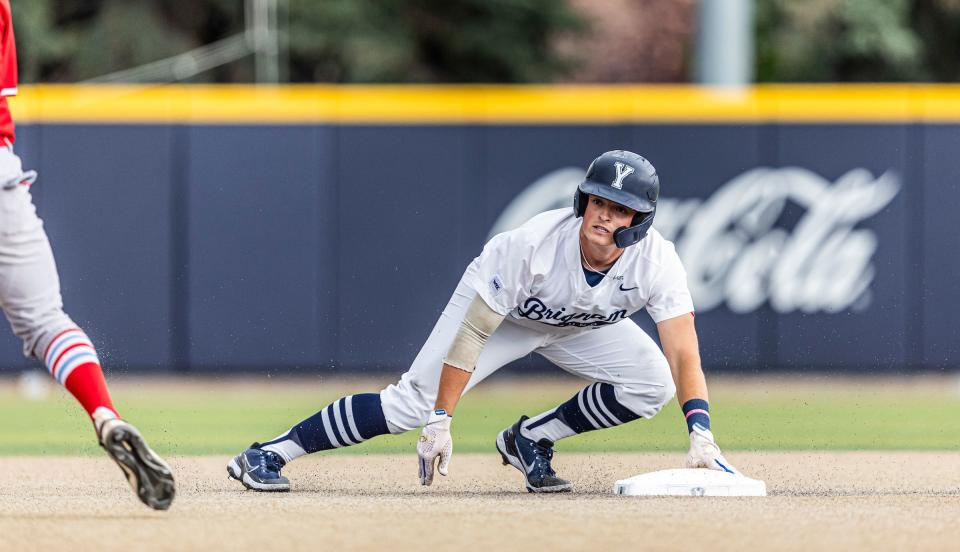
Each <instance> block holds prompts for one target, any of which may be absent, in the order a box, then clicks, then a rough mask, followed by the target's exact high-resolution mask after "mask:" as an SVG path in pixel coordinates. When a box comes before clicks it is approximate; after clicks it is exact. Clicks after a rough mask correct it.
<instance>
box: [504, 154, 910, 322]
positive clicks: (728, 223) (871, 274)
mask: <svg viewBox="0 0 960 552" xmlns="http://www.w3.org/2000/svg"><path fill="white" fill-rule="evenodd" d="M583 176H584V171H583V170H582V169H578V168H562V169H558V170H556V171H553V172H550V173H549V174H546V175H545V176H543V177H542V178H540V179H538V180H537V181H536V182H534V183H533V184H531V185H530V186H528V187H527V188H526V189H525V190H524V191H523V192H521V193H520V194H519V195H518V196H517V197H516V198H515V199H514V200H513V201H512V202H511V203H510V204H509V205H508V206H507V208H506V209H504V211H503V213H502V214H501V216H500V217H499V218H498V219H497V220H496V222H495V223H494V225H493V227H492V228H491V230H490V233H489V236H493V235H495V234H498V233H500V232H503V231H506V230H510V229H512V228H516V227H517V226H519V225H521V224H523V222H525V221H526V220H528V219H529V218H530V217H532V216H534V215H536V214H537V213H540V212H543V211H545V210H548V209H555V208H559V207H564V206H568V205H570V202H571V198H572V197H573V191H574V189H575V188H576V187H577V185H578V184H579V183H580V182H581V181H582V180H583ZM899 191H900V181H899V178H898V176H897V174H896V173H895V172H893V171H892V170H891V171H886V172H883V173H882V174H878V175H874V174H872V173H871V172H870V171H868V170H866V169H863V168H851V169H850V170H849V171H848V172H847V173H845V174H843V175H842V176H841V177H840V178H838V179H836V180H835V181H830V180H828V179H826V178H824V177H822V176H820V175H818V174H817V173H815V172H813V171H811V170H808V169H805V168H801V167H780V168H770V167H758V168H754V169H751V170H748V171H746V172H744V173H742V174H740V175H738V176H736V177H734V178H733V179H731V180H729V181H728V182H723V183H720V185H719V186H718V187H717V188H716V189H715V190H714V191H713V192H712V193H711V194H710V195H708V196H706V197H702V198H699V197H698V198H685V199H676V198H671V197H669V196H661V198H660V201H659V203H658V206H657V215H656V219H655V222H654V227H655V228H657V229H658V230H659V231H660V233H661V234H663V235H664V237H666V238H667V239H669V240H671V241H673V242H674V243H675V245H676V247H677V251H678V253H679V254H680V257H681V259H682V260H683V263H684V266H685V267H686V269H687V276H688V284H689V286H690V291H691V293H692V294H693V298H694V304H695V305H696V307H697V310H698V312H701V313H705V312H709V311H711V310H713V309H716V308H718V307H721V306H723V307H726V308H727V309H729V310H730V311H731V312H734V313H750V312H753V311H755V310H757V309H758V308H760V307H761V306H763V305H764V304H768V305H769V306H770V307H771V308H772V309H773V310H774V311H775V312H778V313H789V312H796V311H799V312H803V313H840V312H842V311H845V310H848V309H852V310H856V311H862V310H864V309H866V308H868V307H869V305H870V302H871V283H872V282H873V280H874V278H875V277H876V270H875V268H874V266H873V264H872V262H873V257H874V254H875V253H876V251H877V247H878V240H877V236H876V234H875V233H874V232H873V231H872V230H870V229H868V228H863V227H860V226H859V223H861V222H863V221H865V220H867V219H869V218H871V217H873V216H874V215H876V214H877V213H879V212H880V211H881V210H883V209H884V208H885V207H886V206H888V205H889V204H890V203H891V202H892V201H895V200H896V198H897V195H898V193H899ZM788 207H790V208H792V209H793V210H795V211H796V210H799V214H798V216H797V217H795V218H796V220H795V221H793V222H792V223H790V224H785V223H784V222H783V220H782V219H783V218H784V217H783V216H782V215H783V214H784V212H785V210H786V209H787V208H788ZM489 236H488V237H489Z"/></svg>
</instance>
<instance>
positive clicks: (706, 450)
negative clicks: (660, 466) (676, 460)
mask: <svg viewBox="0 0 960 552" xmlns="http://www.w3.org/2000/svg"><path fill="white" fill-rule="evenodd" d="M687 467H688V468H707V469H711V470H717V471H724V472H727V473H735V474H737V475H740V472H739V471H737V468H735V467H733V464H731V463H730V462H727V459H726V458H724V457H723V453H721V452H720V447H719V446H718V445H717V442H716V441H714V439H713V433H712V432H711V431H710V430H709V429H704V428H702V427H700V425H699V424H693V431H691V432H690V452H689V453H687Z"/></svg>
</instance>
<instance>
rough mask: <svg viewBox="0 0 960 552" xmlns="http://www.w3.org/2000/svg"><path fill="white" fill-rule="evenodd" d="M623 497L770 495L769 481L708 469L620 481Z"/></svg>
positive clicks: (617, 486) (618, 489)
mask: <svg viewBox="0 0 960 552" xmlns="http://www.w3.org/2000/svg"><path fill="white" fill-rule="evenodd" d="M613 494H618V495H624V496H767V484H766V483H764V482H763V481H758V480H756V479H750V478H749V477H744V476H742V475H736V474H732V473H727V472H722V471H717V470H708V469H676V470H660V471H655V472H650V473H644V474H640V475H635V476H633V477H631V478H629V479H623V480H621V481H617V482H616V483H614V485H613Z"/></svg>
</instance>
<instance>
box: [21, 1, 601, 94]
mask: <svg viewBox="0 0 960 552" xmlns="http://www.w3.org/2000/svg"><path fill="white" fill-rule="evenodd" d="M13 4H14V5H13V13H14V20H15V25H16V32H17V43H18V50H19V51H20V58H21V66H22V69H21V80H23V81H24V82H30V81H37V80H44V81H76V80H83V79H88V78H92V77H96V76H101V75H104V74H107V73H111V72H114V71H120V70H124V69H129V68H131V67H136V66H138V65H142V64H145V63H149V62H151V61H156V60H158V59H163V58H165V57H169V56H172V55H175V54H178V53H183V52H185V51H188V50H190V49H192V48H196V47H197V46H200V45H203V44H209V43H211V42H214V41H216V40H219V39H222V38H226V37H228V36H230V35H233V34H236V33H239V32H242V31H243V29H244V7H245V2H244V0H193V1H191V2H182V1H178V0H153V1H151V2H129V1H127V0H20V1H18V0H14V1H13ZM280 7H281V10H282V12H281V21H282V24H281V27H283V28H285V29H286V36H285V42H286V45H287V47H288V49H289V50H288V59H289V79H290V80H291V81H294V82H315V81H321V82H547V81H551V80H553V79H555V78H556V77H557V76H558V75H562V74H563V73H564V72H565V71H566V70H568V69H569V68H570V63H569V61H567V60H566V59H565V58H564V57H563V56H562V55H561V54H560V53H558V52H557V51H556V49H555V48H553V47H552V45H553V43H554V41H555V40H556V39H557V37H558V36H562V35H563V34H565V33H576V32H578V30H580V29H582V28H583V25H582V23H581V19H580V18H579V16H578V15H577V13H576V12H575V11H573V10H572V9H570V7H569V6H568V5H567V3H566V1H565V0H564V1H557V0H444V1H441V0H326V1H324V2H316V1H315V0H281V2H280ZM251 68H252V63H251V60H249V59H245V60H242V61H240V62H235V63H232V64H230V65H228V66H225V67H221V68H218V69H216V70H214V71H211V72H208V73H205V74H203V75H200V76H198V77H197V78H196V79H194V80H214V81H221V82H223V81H226V82H235V81H241V82H242V81H249V80H250V79H251V76H252V69H251Z"/></svg>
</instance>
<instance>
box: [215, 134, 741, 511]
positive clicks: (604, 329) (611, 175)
mask: <svg viewBox="0 0 960 552" xmlns="http://www.w3.org/2000/svg"><path fill="white" fill-rule="evenodd" d="M659 192H660V183H659V177H658V176H657V173H656V171H655V170H654V168H653V165H651V164H650V163H649V162H648V161H647V160H646V159H644V158H643V157H641V156H639V155H637V154H635V153H631V152H627V151H611V152H607V153H604V154H603V155H601V156H600V157H598V158H597V159H596V160H594V161H593V163H592V164H591V165H590V168H589V169H588V170H587V174H586V176H585V179H584V181H583V182H582V183H581V184H580V186H579V187H578V189H577V192H576V194H575V197H574V205H573V209H569V208H567V209H557V210H554V211H548V212H545V213H542V214H540V215H537V216H536V217H534V218H532V219H531V220H530V221H528V222H527V223H526V224H524V225H523V226H521V227H520V228H517V229H516V230H511V231H509V232H504V233H502V234H499V235H497V236H494V237H493V238H492V239H491V240H490V241H489V242H488V243H487V244H486V246H485V247H484V249H483V252H482V253H481V254H480V256H478V257H477V258H476V259H474V260H473V262H472V263H470V266H468V267H467V270H466V272H465V273H464V275H463V277H462V278H461V280H460V283H459V285H458V286H457V288H456V290H455V291H454V293H453V296H452V297H451V298H450V301H449V303H448V304H447V306H446V308H445V309H444V311H443V314H442V315H441V316H440V320H439V321H438V322H437V324H436V326H435V327H434V329H433V332H432V333H431V334H430V337H429V338H428V339H427V342H426V343H425V344H424V346H423V348H422V349H421V350H420V353H419V354H418V355H417V357H416V359H415V360H414V361H413V365H412V366H411V367H410V370H409V371H408V372H407V373H405V374H404V375H403V376H402V377H401V378H400V381H399V382H397V383H396V384H394V385H390V386H388V387H387V388H386V389H384V390H382V391H381V392H380V393H379V394H373V393H367V394H358V395H351V396H347V397H344V398H341V399H339V400H337V401H335V402H334V403H332V404H330V405H328V406H327V407H325V408H324V409H323V410H321V411H320V412H318V413H317V414H315V415H313V416H312V417H310V418H308V419H306V420H304V421H303V422H301V423H299V424H297V425H295V426H293V427H292V428H290V430H289V431H287V432H285V433H283V434H282V435H280V436H279V437H277V438H275V439H273V440H270V441H267V442H263V443H254V444H253V445H252V446H251V447H250V448H248V449H247V450H245V451H243V452H242V453H241V454H239V455H238V456H237V457H235V458H233V459H232V460H231V461H230V463H229V464H228V466H227V471H228V474H229V475H230V476H231V477H233V478H235V479H238V480H239V481H240V482H241V483H242V484H243V485H244V486H245V487H247V488H248V489H256V490H261V491H285V490H288V489H289V488H290V483H289V480H288V479H287V478H286V477H284V476H282V475H281V473H280V470H281V468H282V467H283V466H284V465H285V464H286V463H287V462H290V461H291V460H293V459H294V458H297V457H299V456H302V455H304V454H307V453H310V452H316V451H319V450H326V449H331V448H337V447H343V446H349V445H354V444H357V443H360V442H362V441H364V440H366V439H369V438H371V437H374V436H376V435H382V434H386V433H402V432H405V431H409V430H412V429H415V428H418V427H421V426H422V427H423V431H422V434H421V436H420V439H419V442H418V444H417V452H418V455H419V477H420V482H421V484H423V485H430V484H431V483H432V481H433V475H434V471H435V470H436V471H439V472H440V474H441V475H446V474H447V472H448V468H449V464H450V457H451V454H452V452H453V438H452V436H451V432H450V427H451V422H452V419H453V413H454V410H455V408H456V405H457V401H458V400H459V398H460V397H461V396H462V395H463V394H464V393H466V392H467V391H469V390H470V388H472V387H473V386H474V385H476V384H478V383H479V382H481V381H483V379H484V378H486V377H487V376H489V375H490V374H492V373H493V372H494V371H496V370H497V369H498V368H500V367H501V366H503V365H505V364H507V363H508V362H510V361H512V360H516V359H518V358H521V357H523V356H525V355H527V354H529V353H531V352H536V353H538V354H540V355H541V356H543V357H545V358H546V359H548V360H550V361H551V362H553V363H554V364H556V365H558V366H559V367H561V368H562V369H564V370H566V371H567V372H570V373H572V374H575V375H577V376H580V377H582V378H584V379H586V380H588V381H590V382H591V383H590V384H589V385H587V386H586V387H584V388H583V389H582V390H581V391H580V392H578V393H577V394H576V395H574V396H573V397H572V398H571V399H570V400H568V401H566V402H564V403H563V404H561V405H559V406H557V407H556V408H552V409H550V410H548V411H546V412H543V413H540V414H538V415H536V416H534V417H532V418H528V417H526V416H523V417H521V418H520V420H518V421H517V423H515V424H513V426H511V427H508V428H506V429H504V430H503V431H502V432H501V433H500V434H499V435H498V436H497V439H496V447H497V450H498V451H499V453H500V455H501V456H502V459H503V461H504V464H510V465H512V466H514V467H515V468H517V469H518V470H519V471H520V473H521V474H523V477H524V479H525V481H526V487H527V489H528V490H529V491H530V492H563V491H569V490H570V489H571V484H570V483H569V482H567V481H565V480H564V479H562V478H560V477H559V476H557V474H556V473H555V472H554V470H553V469H552V467H551V459H552V457H553V445H554V443H555V442H556V441H557V440H559V439H564V438H567V437H571V436H573V435H576V434H578V433H584V432H587V431H593V430H598V429H604V428H608V427H614V426H617V425H621V424H624V423H627V422H630V421H632V420H636V419H637V418H650V417H652V416H654V415H656V414H657V412H659V411H660V409H661V408H663V406H664V405H665V404H666V403H667V401H669V400H670V398H671V397H673V396H674V393H675V391H676V392H677V394H678V399H679V402H680V404H681V406H682V408H683V412H684V416H685V417H686V421H687V429H688V432H689V436H690V452H689V454H688V456H687V460H686V464H687V466H688V467H705V468H710V469H715V470H723V471H727V472H733V473H736V470H735V469H734V468H733V466H732V465H731V464H730V463H729V462H727V461H726V459H724V457H723V455H722V454H721V452H720V448H719V447H718V446H717V444H716V442H715V440H714V437H713V434H712V433H711V431H710V415H709V405H708V402H707V399H708V397H707V386H706V382H705V378H704V375H703V371H702V369H701V365H700V354H699V346H698V343H697V335H696V331H695V329H694V314H693V313H694V308H693V302H692V300H691V298H690V292H689V290H688V289H687V280H686V273H685V272H684V269H683V265H682V264H681V262H680V258H679V257H678V256H677V253H676V251H675V250H674V247H673V244H672V243H670V242H669V241H667V240H666V239H664V238H663V237H662V236H661V235H660V234H659V233H658V232H657V231H656V230H654V229H652V228H651V224H652V222H653V218H654V214H655V212H656V203H657V198H658V195H659ZM640 309H646V311H647V313H648V314H649V315H650V316H651V317H652V318H653V320H654V321H655V322H656V323H657V331H658V334H659V336H660V342H661V344H662V347H663V349H662V350H661V349H660V348H659V347H657V345H656V343H655V342H654V341H653V339H651V338H650V336H648V335H647V334H646V333H645V332H644V331H643V330H641V329H640V327H639V326H637V325H636V323H634V322H633V321H632V320H630V318H629V317H630V315H632V314H633V313H635V312H637V311H639V310H640Z"/></svg>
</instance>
